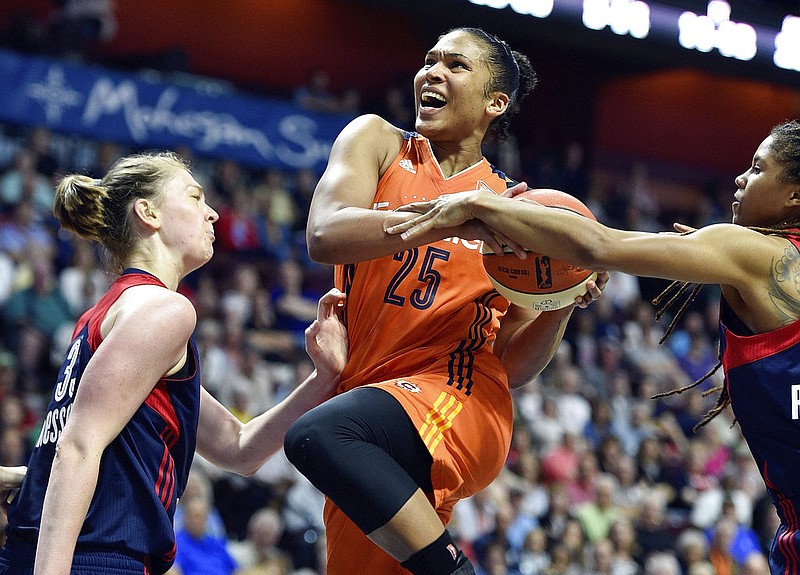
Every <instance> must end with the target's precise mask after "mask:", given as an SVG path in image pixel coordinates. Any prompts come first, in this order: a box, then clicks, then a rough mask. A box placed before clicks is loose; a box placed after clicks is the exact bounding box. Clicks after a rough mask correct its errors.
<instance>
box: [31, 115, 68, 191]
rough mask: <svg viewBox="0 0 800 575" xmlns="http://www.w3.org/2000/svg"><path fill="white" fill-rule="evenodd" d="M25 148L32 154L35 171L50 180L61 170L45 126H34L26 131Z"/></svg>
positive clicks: (49, 134)
mask: <svg viewBox="0 0 800 575" xmlns="http://www.w3.org/2000/svg"><path fill="white" fill-rule="evenodd" d="M25 146H26V148H27V149H28V150H30V152H31V154H32V155H33V163H34V166H35V167H36V171H37V172H39V173H40V174H42V175H43V176H45V177H46V178H47V179H48V181H50V182H52V181H53V178H54V177H55V176H56V175H57V174H58V173H59V172H60V171H61V163H60V162H59V160H58V158H56V156H55V155H54V154H53V146H52V133H51V132H50V130H49V129H48V128H47V127H45V126H36V127H34V128H33V129H31V131H30V132H29V133H28V138H27V142H26V144H25Z"/></svg>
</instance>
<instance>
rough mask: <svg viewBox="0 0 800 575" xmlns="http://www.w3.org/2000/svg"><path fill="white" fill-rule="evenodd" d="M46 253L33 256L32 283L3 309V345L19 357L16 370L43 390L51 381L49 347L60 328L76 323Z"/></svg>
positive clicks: (16, 294)
mask: <svg viewBox="0 0 800 575" xmlns="http://www.w3.org/2000/svg"><path fill="white" fill-rule="evenodd" d="M48 255H49V252H44V253H43V254H39V255H33V258H34V259H33V262H32V267H33V283H32V285H31V286H30V287H29V288H27V289H24V290H21V291H17V292H15V293H14V294H13V295H12V296H11V297H10V298H9V299H8V301H7V302H6V305H5V307H4V309H3V326H4V328H5V330H4V331H5V335H6V343H7V345H8V347H9V349H11V350H12V351H13V352H14V353H15V354H16V355H17V357H18V358H19V362H20V363H19V368H20V370H21V371H22V372H23V374H24V375H25V376H29V377H32V378H33V380H32V381H31V383H33V384H35V386H36V388H35V389H28V390H26V391H43V390H44V388H45V386H49V385H50V382H51V381H52V380H51V379H50V378H51V376H52V375H53V374H52V373H51V369H50V365H49V361H50V357H49V347H50V345H51V343H52V342H53V338H54V337H55V335H56V333H57V332H58V331H59V329H60V328H61V327H62V326H64V325H65V324H70V323H72V322H73V321H74V320H75V316H74V315H73V314H72V311H71V310H70V307H69V303H68V302H67V300H66V298H65V297H64V295H63V294H62V293H61V290H60V289H59V286H58V276H57V275H56V273H55V269H54V265H53V261H52V259H50V258H49V257H48Z"/></svg>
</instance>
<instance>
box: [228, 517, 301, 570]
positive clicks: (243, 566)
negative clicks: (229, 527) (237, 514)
mask: <svg viewBox="0 0 800 575" xmlns="http://www.w3.org/2000/svg"><path fill="white" fill-rule="evenodd" d="M283 530H284V525H283V521H282V519H281V516H280V514H279V513H278V512H277V511H276V510H275V509H272V508H270V507H262V508H261V509H259V510H257V511H256V512H255V513H253V515H252V517H250V521H249V522H248V524H247V539H245V540H244V541H242V542H236V543H234V544H233V546H232V549H231V551H232V553H233V555H234V556H235V557H236V558H237V562H238V565H239V568H238V569H237V570H236V572H235V574H236V575H289V574H290V573H291V572H292V569H293V568H294V565H293V564H292V560H291V558H290V557H289V555H287V553H286V552H285V551H284V550H283V549H281V548H280V547H279V546H278V544H279V543H280V540H281V535H282V534H283Z"/></svg>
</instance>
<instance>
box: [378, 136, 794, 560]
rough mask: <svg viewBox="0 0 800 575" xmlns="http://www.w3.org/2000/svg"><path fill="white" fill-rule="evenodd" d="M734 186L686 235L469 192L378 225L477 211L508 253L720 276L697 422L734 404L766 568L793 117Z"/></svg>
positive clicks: (786, 296)
mask: <svg viewBox="0 0 800 575" xmlns="http://www.w3.org/2000/svg"><path fill="white" fill-rule="evenodd" d="M734 185H735V188H734V193H733V194H732V196H733V198H732V199H733V203H732V204H731V209H732V212H733V214H732V221H731V223H729V224H714V225H709V226H705V227H703V228H700V229H698V230H691V229H688V228H686V227H685V226H681V225H678V224H676V225H675V228H676V229H677V230H678V231H681V232H688V233H684V234H676V233H660V234H654V233H646V232H638V231H629V230H615V229H612V228H608V227H606V226H603V225H601V224H599V223H597V222H593V221H590V220H588V219H586V218H582V217H580V216H577V215H575V214H572V213H568V212H567V211H566V210H559V209H552V208H547V207H545V206H541V205H537V204H535V203H529V202H527V201H514V200H509V199H507V198H505V199H502V198H494V197H492V196H491V195H489V194H475V193H457V194H453V195H447V196H439V197H438V198H436V199H435V200H434V201H431V202H422V203H417V204H415V205H411V206H405V207H404V208H403V209H406V210H413V211H418V212H422V215H420V216H417V217H415V218H413V219H411V220H409V221H407V222H405V223H400V224H397V225H394V226H392V225H389V226H388V228H387V231H389V232H390V233H392V234H400V235H401V237H405V238H406V239H407V240H410V241H414V238H415V237H417V236H419V237H428V236H429V235H430V234H431V233H433V232H434V231H435V230H439V231H440V232H441V231H444V232H443V233H447V230H449V232H450V233H453V232H455V231H456V230H462V229H463V225H464V222H467V221H471V220H472V219H473V218H479V219H480V220H481V221H483V222H485V224H486V225H488V226H491V227H492V228H494V229H495V230H497V231H498V232H499V233H502V234H504V235H506V236H508V237H509V238H511V239H513V240H514V242H515V243H514V245H515V246H516V247H515V250H516V249H517V248H519V246H525V247H526V248H529V249H531V250H532V251H535V252H541V253H546V254H549V255H551V256H552V257H557V258H560V259H564V260H568V261H571V262H574V263H575V264H576V265H580V266H583V267H586V268H589V269H606V270H609V269H611V270H620V271H623V272H627V273H630V274H636V275H641V276H647V277H656V278H664V279H673V280H676V284H673V289H674V287H677V286H680V289H681V290H682V291H679V292H677V293H675V294H673V292H670V295H674V296H675V297H678V295H680V293H689V294H692V295H693V294H694V293H696V292H695V291H694V289H696V288H695V286H694V284H717V285H719V286H720V290H721V293H722V298H721V301H720V311H719V316H720V321H719V333H720V352H721V357H720V365H721V366H722V368H723V372H724V374H725V382H724V385H722V386H720V388H719V396H718V399H717V404H716V405H715V406H714V408H712V409H711V410H710V411H709V412H708V414H707V415H706V416H705V418H704V419H702V420H701V421H700V422H698V426H700V425H704V424H705V423H707V422H708V421H710V420H711V418H713V417H714V416H715V415H717V414H718V413H720V412H721V411H722V410H723V409H725V408H726V407H727V406H728V405H730V406H731V408H732V410H733V415H734V416H735V417H736V422H737V423H738V424H739V426H740V427H741V430H742V435H743V436H744V438H745V440H746V441H747V445H748V447H749V448H750V451H751V453H752V455H753V459H754V460H755V462H756V464H757V465H758V468H759V471H760V472H761V476H762V478H763V479H764V483H765V485H766V487H767V491H768V492H769V495H770V499H771V500H772V502H773V504H774V505H775V509H776V511H777V514H778V517H779V518H780V520H781V523H780V525H779V527H778V529H777V532H776V535H775V538H774V540H773V543H772V546H771V549H770V553H769V566H770V573H772V574H773V575H782V574H786V573H799V572H800V521H798V517H800V498H798V493H800V475H798V473H797V469H798V467H800V450H798V445H800V422H798V420H799V419H800V383H799V382H800V281H798V278H800V121H798V120H792V121H788V122H784V123H782V124H779V125H777V126H775V127H774V128H773V129H772V130H771V131H770V133H769V135H768V136H767V137H766V138H765V139H764V140H763V141H762V142H761V144H760V145H759V146H758V148H757V149H756V152H755V154H754V155H753V160H752V162H751V164H750V167H749V168H748V169H747V170H746V171H744V172H743V173H742V174H740V175H739V176H737V177H736V179H735V181H734ZM495 200H499V201H495ZM406 215H407V214H406ZM698 287H699V286H698ZM686 288H688V289H686ZM666 293H667V292H665V294H666ZM678 299H680V298H678ZM681 309H683V308H681ZM679 314H680V311H679V312H678V315H677V316H676V319H675V320H673V323H672V324H671V326H670V327H672V326H674V325H675V321H676V320H677V318H678V317H679ZM715 369H716V368H715ZM714 371H715V370H712V371H710V372H709V373H708V374H707V375H706V376H705V377H703V378H700V379H698V380H697V381H696V382H695V383H694V384H690V385H689V386H687V387H686V388H682V389H680V390H675V391H674V392H679V391H685V390H686V389H689V388H691V387H694V386H695V385H697V384H699V383H701V382H702V381H703V380H705V379H706V378H708V377H710V375H711V374H713V373H714Z"/></svg>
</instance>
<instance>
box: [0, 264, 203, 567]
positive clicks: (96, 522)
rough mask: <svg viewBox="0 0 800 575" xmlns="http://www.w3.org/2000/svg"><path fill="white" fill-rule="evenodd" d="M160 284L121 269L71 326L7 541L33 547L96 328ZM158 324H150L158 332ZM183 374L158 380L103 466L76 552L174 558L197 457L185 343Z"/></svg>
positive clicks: (194, 371)
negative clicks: (137, 290)
mask: <svg viewBox="0 0 800 575" xmlns="http://www.w3.org/2000/svg"><path fill="white" fill-rule="evenodd" d="M137 285H158V286H161V287H164V289H167V288H166V286H164V284H163V283H161V282H160V281H159V280H158V279H157V278H156V277H155V276H152V275H150V274H147V273H145V272H142V271H140V270H126V271H125V272H124V273H123V275H122V276H121V277H120V278H119V279H118V280H117V281H116V282H114V284H113V285H112V286H111V287H110V289H109V291H108V293H107V294H105V295H104V296H103V297H102V298H101V299H100V301H99V302H98V303H97V305H95V306H94V307H93V308H92V309H90V310H89V311H87V312H86V313H85V314H84V315H83V316H82V317H81V319H80V320H79V321H78V324H77V325H76V328H75V333H74V334H73V340H72V343H71V345H70V347H69V351H68V352H67V355H66V358H65V359H64V363H63V364H62V366H61V370H60V372H59V377H58V383H57V384H56V386H55V389H54V390H53V395H52V398H51V400H50V403H49V405H48V408H47V414H46V416H45V419H44V422H43V425H42V430H41V433H40V435H39V439H38V441H37V443H36V446H35V448H34V450H33V454H32V455H31V458H30V461H29V463H28V473H27V475H26V477H25V481H24V483H23V485H22V489H21V490H20V492H19V494H18V495H17V497H16V498H15V499H14V502H13V503H12V505H11V507H10V509H9V513H8V536H9V538H10V539H12V540H20V541H27V542H31V543H32V542H35V541H36V539H37V537H38V531H39V522H40V519H41V511H42V504H43V501H44V494H45V490H46V488H47V483H48V480H49V477H50V468H51V465H52V462H53V455H54V452H55V444H56V441H57V440H58V437H59V435H60V434H61V431H62V430H63V428H64V424H65V423H66V420H67V418H68V417H69V414H70V410H71V408H72V402H73V399H74V396H75V392H76V391H77V389H78V387H79V386H80V381H81V375H82V374H83V371H84V369H85V368H86V365H87V363H88V362H89V360H90V359H91V357H92V355H93V354H94V352H95V350H96V349H97V347H98V346H99V345H101V342H102V337H101V335H100V324H101V322H102V320H103V318H104V317H105V315H106V313H107V311H108V309H109V307H110V306H111V305H112V304H113V303H114V302H115V301H116V300H117V298H118V297H119V296H120V294H122V292H123V291H125V290H126V289H127V288H129V287H131V286H137ZM160 327H161V326H153V329H160ZM188 347H189V349H188V350H187V351H188V353H187V360H186V363H185V365H184V366H183V367H182V368H181V369H180V371H179V372H178V373H176V374H174V375H171V376H169V377H165V378H162V379H161V380H159V381H158V383H157V384H156V385H155V387H154V388H153V390H152V391H151V392H150V394H149V395H148V397H147V399H146V400H145V402H144V403H143V404H142V405H141V406H140V407H139V409H138V410H137V411H136V413H135V414H134V415H133V417H132V418H131V420H130V421H129V422H128V423H127V424H126V425H125V427H124V428H123V430H122V432H121V433H120V434H119V435H118V436H117V437H116V438H115V439H114V440H113V441H112V442H111V444H110V445H109V446H108V447H107V448H106V450H105V452H104V453H103V456H102V459H101V461H100V472H99V477H98V481H97V488H96V490H95V493H94V496H93V498H92V501H91V504H90V506H89V511H88V513H87V515H86V520H85V521H84V523H83V528H82V529H81V533H80V535H79V537H78V541H77V550H78V551H92V550H95V551H103V550H105V551H118V552H122V553H124V554H126V555H129V556H132V557H135V558H138V559H140V560H141V561H143V562H144V563H145V564H146V565H149V566H150V570H151V572H152V573H163V572H164V571H166V570H167V569H168V568H169V566H170V565H171V564H172V562H173V561H174V558H175V534H174V530H173V516H174V513H175V504H176V502H177V499H178V496H179V495H180V494H181V493H182V492H183V489H184V487H185V485H186V478H187V475H188V473H189V467H190V466H191V463H192V458H193V456H194V450H195V443H196V438H197V424H198V417H199V412H200V369H199V362H198V357H197V348H196V346H195V343H194V341H193V340H190V341H189V344H188Z"/></svg>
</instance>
